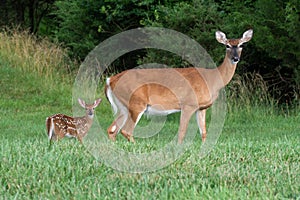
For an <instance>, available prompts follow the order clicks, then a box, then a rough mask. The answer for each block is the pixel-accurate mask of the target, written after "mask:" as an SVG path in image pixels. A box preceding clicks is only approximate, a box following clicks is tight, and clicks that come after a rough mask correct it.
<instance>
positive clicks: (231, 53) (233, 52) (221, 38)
mask: <svg viewBox="0 0 300 200" xmlns="http://www.w3.org/2000/svg"><path fill="white" fill-rule="evenodd" d="M252 35H253V30H252V29H250V30H248V31H246V32H245V33H244V34H243V37H242V38H239V39H227V38H226V35H225V33H223V32H221V31H217V32H216V39H217V40H218V42H220V43H222V44H225V45H226V56H227V57H228V58H229V59H230V61H231V63H232V64H237V63H238V62H239V61H240V56H241V52H242V48H243V44H244V43H245V42H248V41H249V40H251V38H252Z"/></svg>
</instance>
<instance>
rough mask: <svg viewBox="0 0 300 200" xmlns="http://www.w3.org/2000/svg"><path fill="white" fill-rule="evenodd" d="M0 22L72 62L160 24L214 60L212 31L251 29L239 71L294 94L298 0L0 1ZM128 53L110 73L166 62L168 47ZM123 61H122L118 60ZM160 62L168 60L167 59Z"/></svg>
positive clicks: (285, 96) (286, 96)
mask: <svg viewBox="0 0 300 200" xmlns="http://www.w3.org/2000/svg"><path fill="white" fill-rule="evenodd" d="M0 2H1V7H0V12H1V18H0V25H5V26H14V25H19V26H21V27H23V28H29V29H30V30H31V32H32V33H36V34H38V35H40V36H47V37H49V38H51V39H52V40H55V41H58V42H60V43H63V44H64V45H65V46H66V47H67V48H68V49H69V52H70V55H71V56H72V57H74V58H76V59H78V58H79V60H83V59H84V58H85V56H86V55H87V54H88V52H89V51H90V50H92V49H93V48H94V47H95V46H96V45H97V44H99V43H100V42H101V41H103V40H105V39H107V38H108V37H110V36H112V35H115V34H116V33H119V32H122V31H125V30H128V29H132V28H136V27H141V26H160V27H165V28H170V29H174V30H176V31H179V32H182V33H184V34H187V35H188V36H190V37H192V38H193V39H195V40H196V41H198V42H199V43H200V44H201V45H202V46H203V47H204V48H205V49H206V50H207V51H208V53H209V54H210V55H211V57H212V58H213V60H214V61H215V62H216V63H220V62H221V61H222V59H223V56H224V51H225V50H224V47H222V46H221V45H219V44H218V43H217V42H216V41H215V38H214V32H215V31H216V30H222V31H223V32H225V33H226V34H228V37H229V38H230V37H240V36H241V34H242V33H243V32H244V31H245V30H247V29H249V28H252V29H253V30H254V37H253V39H252V40H251V42H249V43H248V44H247V47H246V48H245V49H244V51H245V52H244V53H243V55H242V56H243V58H242V61H241V63H240V64H239V67H238V69H237V73H238V74H243V73H246V72H253V71H255V72H258V73H260V74H261V75H262V77H263V78H264V79H265V80H266V81H267V83H268V88H269V90H270V92H271V93H272V94H273V95H274V97H275V98H276V99H277V100H278V101H281V102H286V101H287V102H290V101H292V100H298V99H299V96H300V95H299V90H300V86H299V85H300V55H299V54H300V49H299V48H300V39H299V37H298V33H299V31H300V30H299V29H300V24H299V16H300V15H299V14H300V4H299V0H257V1H256V0H246V1H242V2H240V1H236V0H229V1H223V0H205V1H204V0H185V1H179V0H144V1H139V0H130V1H129V0H39V1H37V0H0ZM141 56H144V54H140V53H138V52H133V53H131V54H130V55H125V56H124V57H123V58H122V59H124V60H125V61H126V62H119V63H116V66H117V68H116V70H117V71H120V70H124V69H126V68H127V67H128V66H130V67H132V66H135V64H137V62H143V61H155V59H161V60H162V61H165V62H170V63H172V62H173V64H174V65H177V66H178V65H179V66H183V67H184V66H185V65H186V63H180V59H178V58H175V59H173V58H172V59H170V57H171V55H170V54H167V53H166V52H153V51H149V52H148V53H147V55H146V57H145V58H144V59H139V58H140V57H141ZM124 63H125V64H124ZM170 63H166V64H170Z"/></svg>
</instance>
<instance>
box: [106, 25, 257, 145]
mask: <svg viewBox="0 0 300 200" xmlns="http://www.w3.org/2000/svg"><path fill="white" fill-rule="evenodd" d="M252 34H253V31H252V30H248V31H246V32H245V33H244V34H243V36H242V38H239V39H227V38H226V35H225V34H224V33H223V32H221V31H217V32H216V39H217V41H218V42H219V43H222V44H224V45H226V54H225V58H224V60H223V63H222V64H221V65H220V66H219V67H217V68H215V69H205V68H194V67H190V68H160V69H131V70H127V71H124V72H121V73H119V74H117V75H115V76H112V77H110V78H108V79H107V82H106V87H105V93H106V96H107V98H108V100H109V101H110V103H111V105H112V107H113V109H114V111H115V113H116V112H117V111H119V112H118V115H117V117H116V119H115V120H114V122H113V123H112V124H111V126H110V127H109V128H108V130H107V132H108V136H109V138H110V139H112V140H115V138H116V134H117V133H118V132H119V131H120V130H121V134H122V135H123V136H125V137H126V138H127V139H128V140H129V141H133V142H134V139H133V130H134V127H135V126H136V124H137V123H138V121H139V119H140V117H141V116H142V114H143V113H150V114H156V115H166V114H170V113H174V112H179V111H181V116H180V126H179V130H178V143H182V142H183V139H184V136H185V133H186V130H187V126H188V123H189V120H190V118H191V116H192V115H193V114H194V113H195V112H196V117H197V123H198V127H199V130H200V133H201V134H202V141H203V142H204V141H205V139H206V120H205V116H206V110H207V108H209V107H210V106H211V105H212V104H213V102H214V101H215V100H216V98H217V97H218V93H219V90H220V89H221V88H223V87H225V86H226V85H227V84H228V83H229V82H230V80H231V79H232V77H233V75H234V72H235V69H236V66H237V63H238V62H239V60H240V56H241V52H242V47H243V46H242V45H243V43H245V42H248V41H249V40H250V39H251V38H252Z"/></svg>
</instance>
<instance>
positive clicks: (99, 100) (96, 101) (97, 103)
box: [94, 98, 102, 107]
mask: <svg viewBox="0 0 300 200" xmlns="http://www.w3.org/2000/svg"><path fill="white" fill-rule="evenodd" d="M101 101H102V99H100V98H99V99H97V100H95V102H94V107H96V106H98V105H99V103H100V102H101Z"/></svg>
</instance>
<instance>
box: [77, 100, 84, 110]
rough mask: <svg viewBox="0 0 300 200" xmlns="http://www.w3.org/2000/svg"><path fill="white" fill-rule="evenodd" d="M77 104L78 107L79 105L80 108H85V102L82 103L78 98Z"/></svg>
mask: <svg viewBox="0 0 300 200" xmlns="http://www.w3.org/2000/svg"><path fill="white" fill-rule="evenodd" d="M78 103H79V105H81V107H83V108H85V101H83V100H82V99H80V98H78Z"/></svg>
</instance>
